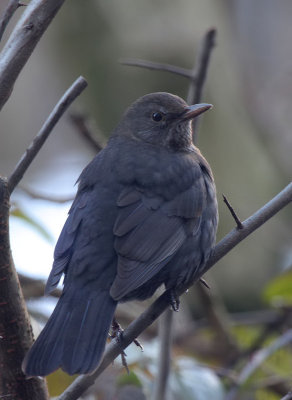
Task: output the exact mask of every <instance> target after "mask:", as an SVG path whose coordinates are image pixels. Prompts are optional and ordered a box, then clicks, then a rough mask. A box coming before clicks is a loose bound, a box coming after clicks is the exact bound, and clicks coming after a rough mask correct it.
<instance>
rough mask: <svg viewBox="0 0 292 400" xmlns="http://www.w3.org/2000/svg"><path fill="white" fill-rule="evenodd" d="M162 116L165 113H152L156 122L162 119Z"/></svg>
mask: <svg viewBox="0 0 292 400" xmlns="http://www.w3.org/2000/svg"><path fill="white" fill-rule="evenodd" d="M162 118H163V114H161V113H160V112H154V113H153V114H152V119H153V121H155V122H159V121H161V120H162Z"/></svg>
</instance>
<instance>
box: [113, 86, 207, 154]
mask: <svg viewBox="0 0 292 400" xmlns="http://www.w3.org/2000/svg"><path fill="white" fill-rule="evenodd" d="M211 107H212V105H211V104H205V103H203V104H195V105H192V106H188V105H187V103H186V102H185V101H184V100H183V99H181V98H180V97H178V96H175V95H173V94H170V93H164V92H158V93H151V94H147V95H145V96H143V97H141V98H139V99H138V100H137V101H135V102H134V103H133V104H132V105H131V106H130V107H129V108H128V109H127V110H126V112H125V114H124V116H123V118H122V120H121V122H120V123H119V125H118V127H117V130H116V133H117V134H119V135H125V136H127V137H131V138H132V139H134V140H141V141H143V142H147V143H151V144H153V145H158V146H165V147H168V148H170V149H172V150H174V151H176V150H183V149H186V148H188V147H190V146H191V145H192V129H191V120H192V119H194V118H196V117H197V116H198V115H200V114H202V113H203V112H205V111H207V110H209V109H210V108H211Z"/></svg>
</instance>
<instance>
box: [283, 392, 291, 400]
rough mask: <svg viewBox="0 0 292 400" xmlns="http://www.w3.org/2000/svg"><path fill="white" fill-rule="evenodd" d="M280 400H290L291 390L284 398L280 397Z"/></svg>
mask: <svg viewBox="0 0 292 400" xmlns="http://www.w3.org/2000/svg"><path fill="white" fill-rule="evenodd" d="M281 400H292V390H291V391H290V392H289V393H287V394H286V396H284V397H282V399H281Z"/></svg>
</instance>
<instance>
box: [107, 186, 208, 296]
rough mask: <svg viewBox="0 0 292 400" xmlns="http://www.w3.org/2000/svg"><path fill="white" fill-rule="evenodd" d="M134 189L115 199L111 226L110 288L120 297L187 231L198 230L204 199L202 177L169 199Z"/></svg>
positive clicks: (149, 274) (154, 269)
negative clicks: (113, 268) (114, 257)
mask: <svg viewBox="0 0 292 400" xmlns="http://www.w3.org/2000/svg"><path fill="white" fill-rule="evenodd" d="M134 191H135V193H133V194H131V190H130V189H129V188H127V189H126V194H123V193H122V194H121V196H120V199H128V200H127V201H119V203H118V204H119V206H120V210H119V213H118V217H117V219H116V222H115V226H114V234H115V235H116V238H115V249H116V251H117V253H118V266H117V276H116V278H115V280H114V283H113V285H112V287H111V292H110V293H111V296H112V297H113V298H114V299H115V300H122V299H123V297H125V296H126V295H128V294H129V293H130V292H131V291H133V290H135V289H137V288H138V287H140V286H141V285H143V284H144V283H146V282H147V281H148V280H150V279H151V278H153V277H154V276H155V275H156V274H157V273H158V272H159V271H160V270H161V269H162V268H163V267H164V266H165V265H166V264H167V263H168V262H169V260H170V259H171V258H172V257H173V256H174V254H175V253H176V252H177V251H178V250H179V248H180V247H181V245H182V244H183V243H184V241H185V240H186V238H187V235H190V234H196V233H197V232H198V229H199V227H200V224H201V214H202V210H203V208H204V204H205V201H206V200H205V191H204V186H203V181H201V179H198V180H197V182H196V184H195V185H194V186H192V187H190V188H189V189H188V190H186V191H184V192H182V193H179V194H178V195H177V196H176V197H174V199H172V200H170V201H162V199H161V197H159V196H157V198H155V196H154V195H153V194H149V193H147V196H146V193H143V192H142V191H138V190H136V189H134ZM130 199H131V201H130ZM149 199H151V201H150V202H149ZM134 200H135V201H134ZM122 204H123V206H122ZM153 205H155V207H153Z"/></svg>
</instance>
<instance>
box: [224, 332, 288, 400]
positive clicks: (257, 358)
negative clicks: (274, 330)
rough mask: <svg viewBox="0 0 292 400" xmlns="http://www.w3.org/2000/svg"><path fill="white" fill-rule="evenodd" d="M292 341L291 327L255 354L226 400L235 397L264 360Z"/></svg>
mask: <svg viewBox="0 0 292 400" xmlns="http://www.w3.org/2000/svg"><path fill="white" fill-rule="evenodd" d="M290 342H292V329H289V330H288V331H287V332H285V333H284V334H283V335H282V336H280V337H279V338H277V339H276V340H274V341H273V342H272V344H270V345H269V346H267V347H265V348H263V349H262V350H259V351H258V352H257V353H256V354H254V355H253V357H252V359H251V361H250V362H249V363H248V364H247V365H245V367H244V368H243V369H242V371H241V373H240V375H239V377H238V382H237V385H236V386H234V387H233V388H231V389H230V391H229V393H228V394H227V397H226V400H233V399H235V398H236V395H237V393H238V390H239V389H240V387H241V386H242V385H243V384H244V383H245V382H246V381H247V379H248V378H249V377H250V376H251V375H252V374H253V373H254V371H255V370H256V369H257V368H259V367H260V366H261V365H262V364H263V362H264V361H265V360H266V359H267V358H268V357H270V355H272V354H273V353H274V352H275V351H277V350H279V349H280V348H281V347H284V346H287V344H289V343H290Z"/></svg>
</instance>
